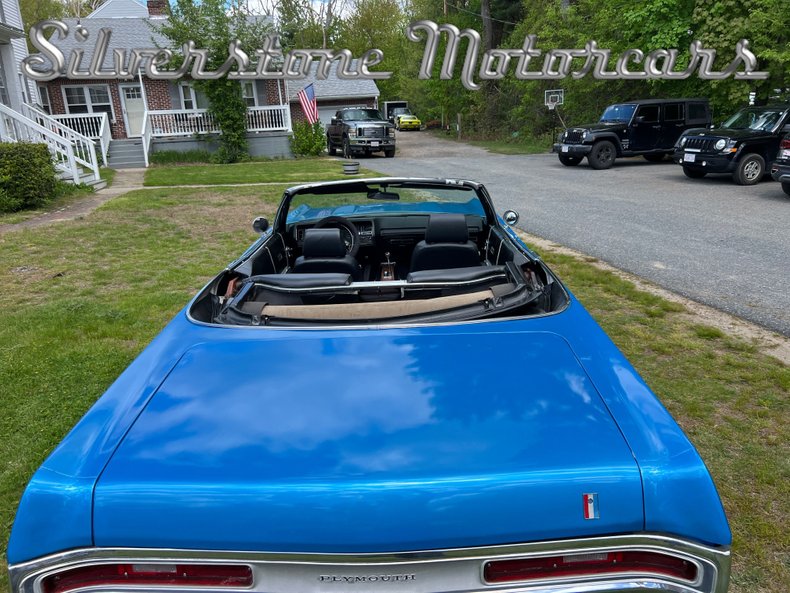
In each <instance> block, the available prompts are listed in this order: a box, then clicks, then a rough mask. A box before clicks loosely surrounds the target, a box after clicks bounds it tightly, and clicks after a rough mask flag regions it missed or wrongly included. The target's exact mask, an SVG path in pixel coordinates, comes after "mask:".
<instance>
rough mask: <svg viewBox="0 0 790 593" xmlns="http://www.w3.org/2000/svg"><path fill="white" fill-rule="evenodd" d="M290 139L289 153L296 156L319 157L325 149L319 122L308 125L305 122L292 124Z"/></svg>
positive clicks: (323, 136) (322, 127)
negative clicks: (292, 132) (292, 131)
mask: <svg viewBox="0 0 790 593" xmlns="http://www.w3.org/2000/svg"><path fill="white" fill-rule="evenodd" d="M293 128H294V135H293V137H291V152H293V153H294V155H296V156H320V155H322V154H323V153H324V149H325V148H326V136H325V134H324V126H322V125H321V122H318V121H317V122H315V123H314V124H312V125H311V124H309V123H307V122H306V121H304V122H299V123H297V124H294V127H293Z"/></svg>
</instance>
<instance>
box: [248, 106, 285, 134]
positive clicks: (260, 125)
mask: <svg viewBox="0 0 790 593" xmlns="http://www.w3.org/2000/svg"><path fill="white" fill-rule="evenodd" d="M247 130H248V131H250V132H290V131H291V117H290V109H289V108H288V105H273V106H269V107H249V108H247Z"/></svg>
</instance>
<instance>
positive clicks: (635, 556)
mask: <svg viewBox="0 0 790 593" xmlns="http://www.w3.org/2000/svg"><path fill="white" fill-rule="evenodd" d="M622 572H629V573H630V572H639V573H650V574H660V575H665V576H669V577H674V578H677V579H684V580H687V581H694V580H696V579H697V565H696V564H694V563H693V562H689V561H688V560H683V559H682V558H676V557H675V556H669V555H667V554H661V553H658V552H641V551H633V552H631V551H629V552H608V553H607V552H603V553H600V554H570V555H567V556H550V557H543V558H528V559H521V560H495V561H493V562H489V563H487V564H486V565H485V568H484V570H483V575H484V578H485V580H486V582H489V583H507V582H511V581H529V580H537V579H552V578H562V577H579V576H595V575H602V574H613V573H622Z"/></svg>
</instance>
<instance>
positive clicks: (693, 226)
mask: <svg viewBox="0 0 790 593" xmlns="http://www.w3.org/2000/svg"><path fill="white" fill-rule="evenodd" d="M398 143H399V149H398V150H399V152H398V155H397V156H396V157H395V158H394V159H386V158H371V159H366V160H364V161H363V164H364V166H366V167H369V168H371V169H376V170H379V171H381V172H382V173H385V174H388V175H407V176H428V177H433V176H436V177H458V178H467V179H474V180H476V181H480V182H482V183H484V184H485V185H486V186H487V187H488V188H489V190H490V191H491V194H492V196H493V197H494V201H495V203H496V206H497V210H498V211H499V212H500V213H501V212H502V211H504V210H506V209H508V208H512V209H514V210H517V211H518V212H519V213H520V214H521V221H520V222H519V225H518V226H519V227H521V228H522V229H524V230H525V231H528V232H530V233H533V234H535V235H538V236H540V237H544V238H546V239H550V240H552V241H555V242H557V243H561V244H563V245H567V246H569V247H572V248H574V249H577V250H579V251H582V252H584V253H587V254H590V255H593V256H595V257H597V258H599V259H601V260H604V261H606V262H609V263H610V264H612V265H614V266H616V267H618V268H621V269H623V270H627V271H629V272H632V273H634V274H637V275H639V276H641V277H643V278H647V279H649V280H651V281H653V282H655V283H656V284H658V285H660V286H663V287H665V288H667V289H670V290H672V291H674V292H677V293H680V294H682V295H684V296H687V297H689V298H692V299H694V300H697V301H700V302H702V303H705V304H708V305H711V306H713V307H716V308H719V309H722V310H724V311H727V312H729V313H733V314H735V315H738V316H740V317H743V318H746V319H748V320H750V321H753V322H755V323H758V324H760V325H763V326H765V327H768V328H771V329H774V330H776V331H779V332H780V333H782V334H784V335H788V336H790V199H788V198H787V197H786V196H785V194H784V193H783V192H782V189H781V187H780V186H779V184H778V183H775V182H763V183H761V184H759V185H757V186H753V187H740V186H737V185H735V184H733V182H732V181H731V179H730V178H729V177H718V178H715V177H714V178H710V179H708V178H705V179H702V180H691V179H686V177H685V176H684V175H683V172H682V171H681V169H680V167H679V166H677V165H674V164H672V163H670V162H666V163H662V164H651V163H648V162H646V161H644V160H643V159H641V158H634V159H624V160H618V161H617V163H615V166H614V168H612V169H609V170H608V171H593V170H592V169H590V168H589V167H588V166H587V165H586V161H585V162H584V163H583V164H582V165H580V166H578V167H563V166H562V165H561V164H560V163H559V162H558V161H557V157H556V155H534V156H507V155H496V154H490V153H487V152H485V151H484V150H481V149H478V148H476V147H471V146H466V145H462V144H458V143H455V142H450V141H442V140H437V139H436V138H435V137H434V136H432V135H429V134H427V133H425V132H400V133H399V134H398Z"/></svg>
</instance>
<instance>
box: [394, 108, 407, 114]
mask: <svg viewBox="0 0 790 593" xmlns="http://www.w3.org/2000/svg"><path fill="white" fill-rule="evenodd" d="M410 113H411V111H409V108H408V107H396V108H395V109H393V110H392V115H404V114H410Z"/></svg>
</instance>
